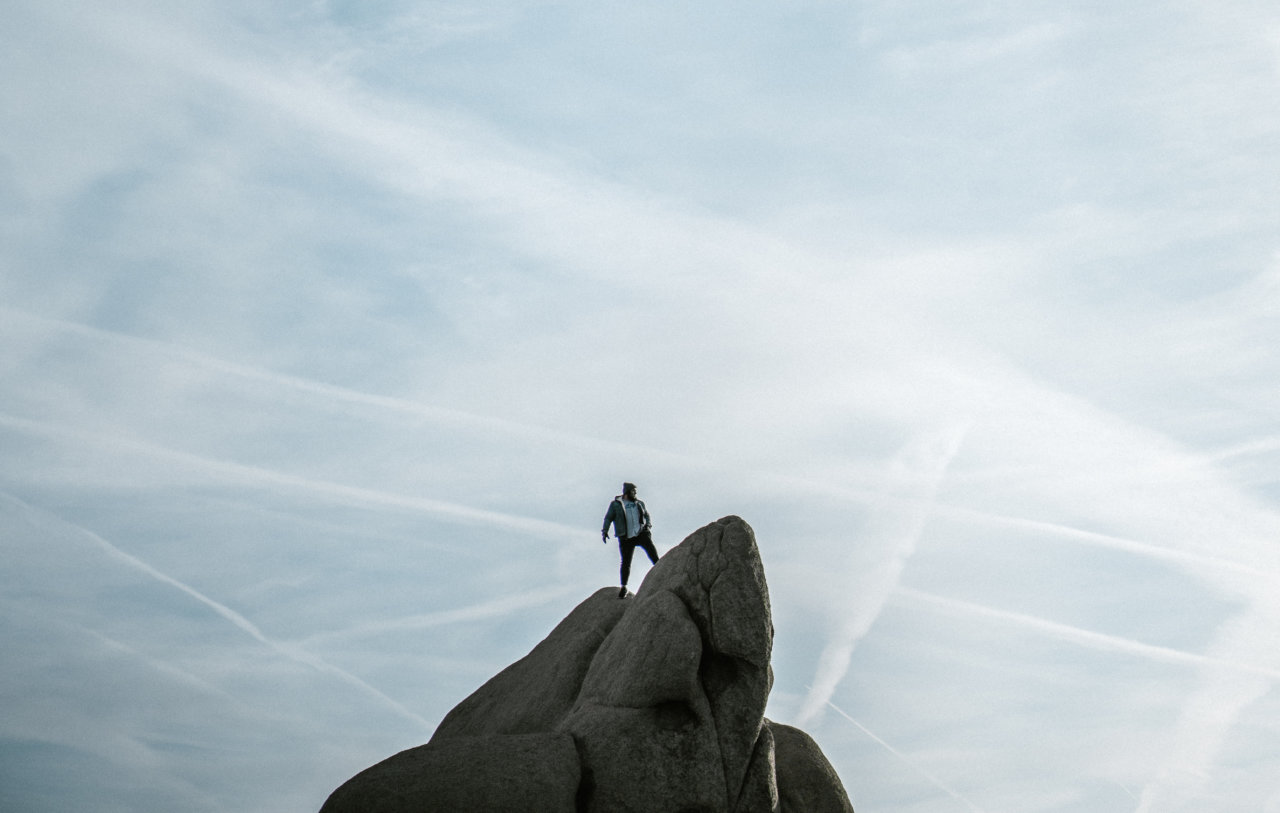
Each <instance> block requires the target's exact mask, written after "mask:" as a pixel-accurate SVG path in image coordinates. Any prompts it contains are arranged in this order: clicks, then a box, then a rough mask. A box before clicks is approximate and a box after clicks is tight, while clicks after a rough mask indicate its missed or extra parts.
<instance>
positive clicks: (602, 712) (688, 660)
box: [321, 517, 853, 813]
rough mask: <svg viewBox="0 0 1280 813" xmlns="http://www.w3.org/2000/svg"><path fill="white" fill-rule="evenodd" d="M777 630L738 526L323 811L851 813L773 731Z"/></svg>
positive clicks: (726, 528)
mask: <svg viewBox="0 0 1280 813" xmlns="http://www.w3.org/2000/svg"><path fill="white" fill-rule="evenodd" d="M772 647H773V623H772V620H771V615H770V611H769V593H768V588H767V587H766V585H765V579H764V568H763V566H762V565H761V562H760V554H759V552H758V551H757V549H756V543H755V535H754V534H753V533H752V531H751V528H750V526H748V525H747V524H746V523H745V522H743V521H742V520H741V519H739V518H737V517H725V518H724V519H721V520H719V521H717V522H714V523H712V524H710V525H707V526H706V527H704V528H702V529H700V530H698V531H695V532H694V533H693V534H691V535H690V536H689V537H688V538H687V539H685V540H684V542H682V543H681V544H680V545H678V546H676V547H675V548H672V549H671V550H670V551H669V552H668V553H667V554H666V555H665V556H663V557H662V558H661V559H660V560H659V561H658V563H657V564H656V565H654V567H653V569H652V570H650V571H649V573H648V575H647V576H646V578H645V580H644V583H643V584H642V585H641V587H640V590H639V592H638V593H637V594H636V595H635V596H634V597H633V598H627V599H625V600H623V599H619V598H618V595H617V591H616V589H615V588H605V589H602V590H599V591H598V592H596V593H595V594H594V595H592V596H591V597H589V598H588V599H587V600H586V601H584V602H582V603H581V604H580V605H578V606H577V607H576V608H575V609H574V610H573V611H572V612H571V613H569V615H568V616H567V617H565V619H564V620H563V621H561V622H560V624H559V625H558V626H557V627H556V628H555V629H554V630H552V632H551V634H550V635H548V636H547V638H546V639H545V640H544V641H542V643H540V644H538V645H537V646H536V647H534V648H533V651H532V652H530V653H529V654H528V655H526V656H525V657H524V658H521V659H520V660H519V661H516V662H515V663H513V664H512V665H511V666H509V667H507V668H506V669H504V670H502V671H501V672H499V673H498V674H497V675H496V676H494V677H493V678H492V679H490V680H489V681H488V682H487V683H485V684H484V685H483V686H481V687H480V688H479V689H477V690H476V692H475V693H474V694H472V695H471V696H470V697H468V698H467V699H466V700H464V701H462V702H461V703H460V704H458V706H457V707H456V708H454V709H453V711H451V712H449V714H448V715H446V716H445V718H444V720H443V721H442V722H441V723H440V726H439V728H437V729H436V732H435V734H434V735H433V736H432V738H431V741H430V742H428V743H427V744H426V745H422V746H419V747H417V748H412V749H410V750H408V751H404V752H401V753H399V754H397V755H395V756H393V757H391V758H390V759H387V760H385V761H383V762H380V763H378V764H377V765H374V766H373V767H371V768H368V769H366V770H364V771H362V772H361V773H359V774H357V775H356V776H354V777H353V778H351V779H350V780H348V781H347V782H346V783H345V784H343V785H342V786H341V787H339V788H338V789H337V790H336V791H334V792H333V794H332V795H331V796H330V797H329V800H328V801H327V802H326V803H325V805H324V807H322V808H321V813H429V812H430V813H434V812H435V811H470V812H471V813H516V812H517V811H520V812H521V813H648V812H649V811H653V813H775V812H780V813H852V811H853V807H852V805H850V803H849V798H848V796H847V795H846V794H845V791H844V787H843V786H842V785H841V783H840V779H839V777H837V776H836V773H835V771H834V770H833V769H832V767H831V765H830V763H829V762H828V761H827V759H826V757H824V756H823V754H822V751H821V750H820V749H819V748H818V746H817V744H816V743H815V742H814V741H813V740H812V739H811V738H810V737H809V736H808V735H807V734H805V733H804V732H803V731H800V730H798V729H795V728H792V727H790V726H785V725H780V724H778V723H774V722H771V721H770V720H767V719H765V717H764V707H765V702H766V700H767V699H768V695H769V689H770V688H771V686H772V683H773V674H772V670H771V668H770V665H769V656H770V652H771V650H772Z"/></svg>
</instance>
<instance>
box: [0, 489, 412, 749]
mask: <svg viewBox="0 0 1280 813" xmlns="http://www.w3.org/2000/svg"><path fill="white" fill-rule="evenodd" d="M3 496H4V498H5V499H8V500H10V501H12V502H14V503H15V504H17V505H19V506H20V507H22V508H23V510H25V511H27V512H29V513H33V514H46V515H48V516H49V517H51V518H53V519H54V520H55V521H56V522H58V523H59V524H61V525H62V526H64V527H66V528H69V529H71V530H72V531H74V532H75V533H76V534H77V535H78V536H80V537H81V538H83V539H85V540H86V541H88V542H90V543H92V544H93V545H95V546H97V547H98V548H100V549H101V550H102V551H104V552H105V553H106V554H107V555H108V556H110V557H111V558H112V559H115V560H116V561H118V562H120V563H122V564H124V565H126V566H128V567H131V568H133V569H134V570H137V571H140V572H142V573H144V574H146V575H147V576H149V577H151V578H153V579H155V580H156V581H158V582H161V583H163V584H166V585H168V586H170V587H172V588H174V589H176V590H179V591H180V592H182V593H185V594H186V595H187V596H189V597H191V598H192V599H194V600H195V601H197V602H199V603H201V604H203V605H204V606H206V607H208V608H209V609H211V610H213V612H214V613H215V614H217V615H218V616H220V617H221V618H223V619H225V620H226V621H227V622H229V623H230V624H232V625H233V626H234V627H236V628H237V629H239V630H240V631H242V632H243V633H245V634H246V635H248V636H249V637H250V638H252V639H253V640H255V641H257V642H258V643H260V644H262V645H263V646H265V647H267V648H269V649H271V650H272V651H274V652H276V653H278V654H280V655H282V656H284V657H285V658H287V659H289V660H292V661H294V662H295V663H300V664H303V665H304V666H309V667H311V668H313V669H315V670H316V671H318V672H321V673H324V674H327V675H330V676H332V677H335V678H337V679H338V680H340V681H342V682H344V683H346V684H348V685H350V686H353V687H355V688H357V689H359V690H360V691H361V692H364V693H365V694H368V695H370V696H371V697H373V698H375V699H376V700H378V701H379V702H380V703H382V704H384V705H386V706H388V707H390V708H391V709H392V710H394V711H395V712H396V713H397V714H399V715H400V716H402V717H404V718H405V719H406V720H409V721H411V722H413V723H415V724H417V725H420V726H422V727H423V728H424V729H426V730H428V731H429V730H431V728H432V725H431V724H430V723H429V722H427V721H426V719H424V718H423V717H421V716H420V715H418V714H415V713H414V712H413V711H410V710H409V709H408V708H406V707H405V706H404V705H402V704H401V703H399V702H397V701H396V700H394V699H392V698H391V697H389V696H387V695H386V694H384V693H383V692H381V691H379V690H378V689H376V688H374V687H373V686H371V685H369V684H368V683H366V682H365V681H363V680H361V679H360V678H358V677H356V676H355V675H352V674H351V673H349V672H346V671H344V670H342V669H339V668H338V667H336V666H334V665H333V664H330V663H328V662H326V661H325V660H324V659H322V658H319V657H317V656H315V655H312V654H311V653H309V652H306V651H304V650H302V649H301V648H299V647H296V646H288V645H284V644H280V643H278V642H276V641H273V640H271V639H270V638H268V637H267V636H266V635H265V634H263V632H262V630H260V629H259V628H258V626H257V625H256V624H254V623H253V622H252V621H250V620H249V619H247V618H245V617H244V616H243V615H241V614H240V613H237V612H236V611H235V610H233V609H231V608H230V607H227V606H226V605H225V604H222V603H220V602H218V601H215V600H214V599H212V598H210V597H209V596H206V595H205V594H204V593H201V592H200V591H199V590H196V589H195V588H194V587H192V586H190V585H188V584H186V583H185V582H182V581H180V580H178V579H175V578H173V577H172V576H170V575H168V574H167V573H164V572H163V571H160V570H158V569H156V568H155V567H152V566H151V565H150V564H148V563H147V562H145V561H143V560H142V559H139V558H138V557H136V556H134V555H133V554H131V553H128V552H126V551H123V550H121V549H120V548H118V547H116V546H115V545H113V544H111V542H109V541H107V540H106V539H104V538H103V537H101V536H99V535H98V534H96V533H94V532H93V531H90V530H88V529H87V528H83V527H81V526H79V525H76V524H75V523H73V522H69V521H67V520H65V519H62V518H61V517H57V516H55V515H53V514H49V513H48V512H46V511H43V510H41V509H37V508H35V507H34V506H32V505H29V504H28V503H26V502H24V501H22V500H20V499H18V498H17V497H14V496H12V495H10V494H4V495H3Z"/></svg>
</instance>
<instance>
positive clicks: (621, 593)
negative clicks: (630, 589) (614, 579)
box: [618, 587, 627, 598]
mask: <svg viewBox="0 0 1280 813" xmlns="http://www.w3.org/2000/svg"><path fill="white" fill-rule="evenodd" d="M626 597H627V588H625V587H623V588H622V589H621V590H619V591H618V598H626Z"/></svg>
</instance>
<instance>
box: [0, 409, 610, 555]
mask: <svg viewBox="0 0 1280 813" xmlns="http://www.w3.org/2000/svg"><path fill="white" fill-rule="evenodd" d="M0 426H9V427H11V428H14V429H18V430H21V431H25V432H27V433H29V434H36V435H45V436H53V437H62V438H72V439H75V440H79V441H85V442H88V443H92V444H94V445H97V446H99V447H100V448H108V449H110V448H117V449H124V450H127V451H132V452H136V453H139V454H144V455H147V456H150V457H155V458H160V459H163V460H169V461H172V462H176V463H180V464H182V465H186V466H190V467H192V468H195V469H197V470H201V471H205V472H212V473H214V474H216V475H219V476H221V477H223V478H225V479H227V480H230V481H232V482H236V483H240V484H256V485H274V486H282V487H285V488H289V489H297V490H299V491H304V492H310V493H317V494H323V495H326V496H328V497H329V498H331V499H333V500H335V501H338V502H342V503H348V504H355V505H376V506H384V507H391V508H401V509H406V510H410V511H418V512H422V513H426V514H436V515H440V516H445V517H449V518H451V519H454V520H458V521H462V522H471V523H477V524H483V525H494V526H497V527H500V528H504V529H507V530H514V531H521V532H525V533H529V534H533V535H536V536H540V537H543V538H548V539H556V540H574V541H579V540H581V539H582V538H583V535H584V534H586V533H588V532H587V531H585V530H584V529H582V528H575V527H573V526H570V525H565V524H563V523H559V522H551V521H550V520H541V519H533V518H530V517H525V516H517V515H514V514H505V513H502V512H500V511H490V510H487V509H483V508H472V507H471V506H466V505H460V504H458V503H452V502H446V501H444V500H433V499H429V498H426V497H405V496H401V495H399V494H391V493H388V492H385V491H378V490H375V489H369V488H362V487H359V486H349V485H343V484H342V483H334V482H330V481H327V480H313V479H310V478H306V477H299V476H297V475H293V474H285V473H284V472H280V471H275V470H273V469H266V468H262V467H260V466H250V465H247V464H244V463H233V462H231V461H227V460H216V459H212V458H208V457H202V456H200V455H195V454H191V453H189V452H180V451H177V450H174V449H170V448H167V447H164V446H159V445H156V444H153V443H147V442H145V441H140V440H125V439H121V438H109V437H106V436H104V435H101V434H98V433H92V432H85V431H82V430H78V429H71V428H69V427H65V426H58V425H55V424H50V423H47V422H45V421H35V420H30V419H28V418H18V417H15V416H12V415H5V414H3V413H0Z"/></svg>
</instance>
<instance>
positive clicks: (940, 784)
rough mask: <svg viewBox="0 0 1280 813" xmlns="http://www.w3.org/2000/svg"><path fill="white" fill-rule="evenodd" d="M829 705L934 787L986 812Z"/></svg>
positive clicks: (974, 811) (840, 709) (976, 811)
mask: <svg viewBox="0 0 1280 813" xmlns="http://www.w3.org/2000/svg"><path fill="white" fill-rule="evenodd" d="M827 705H828V706H830V707H831V708H832V709H834V710H835V712H836V714H839V715H840V716H841V717H843V718H845V719H846V720H848V721H849V722H851V723H853V724H854V725H855V726H856V727H857V728H858V730H860V731H861V732H862V733H863V734H866V735H867V736H868V737H870V738H871V739H873V740H875V741H876V742H877V743H879V744H880V746H882V747H883V748H884V749H885V750H886V751H888V752H889V753H891V754H893V755H894V756H895V757H897V758H898V759H900V760H902V761H903V762H905V763H906V764H907V765H909V766H910V767H911V769H912V770H914V771H915V772H916V773H918V774H920V775H921V776H923V777H924V778H925V779H927V780H929V783H930V784H932V785H933V786H934V787H936V788H938V789H939V790H941V791H942V792H944V793H946V794H947V795H948V796H950V797H951V798H953V799H955V800H956V801H957V802H960V803H961V804H962V805H964V806H965V807H967V808H969V809H970V810H972V811H973V813H985V811H983V809H982V808H980V807H978V806H977V805H975V804H974V803H973V802H971V801H969V800H968V799H966V798H965V797H964V795H963V794H961V793H960V792H959V791H957V790H955V789H953V788H951V787H949V786H948V785H947V784H946V783H944V782H943V781H942V780H940V779H938V777H936V776H934V775H933V774H931V773H929V772H928V771H926V770H925V769H924V768H921V767H920V766H919V765H917V764H916V763H915V761H914V760H912V759H910V758H909V757H908V756H907V755H906V754H904V753H902V752H901V751H899V750H898V749H897V748H894V747H893V746H892V745H890V744H889V743H887V742H885V741H884V740H883V739H882V738H880V737H879V736H877V735H876V734H875V732H873V731H871V729H869V728H867V727H866V726H864V725H863V724H862V723H860V722H858V721H857V720H855V719H853V717H851V716H850V715H849V714H848V712H846V711H845V710H844V709H842V708H840V707H839V706H837V705H836V704H835V703H832V702H831V701H830V700H828V701H827Z"/></svg>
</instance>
